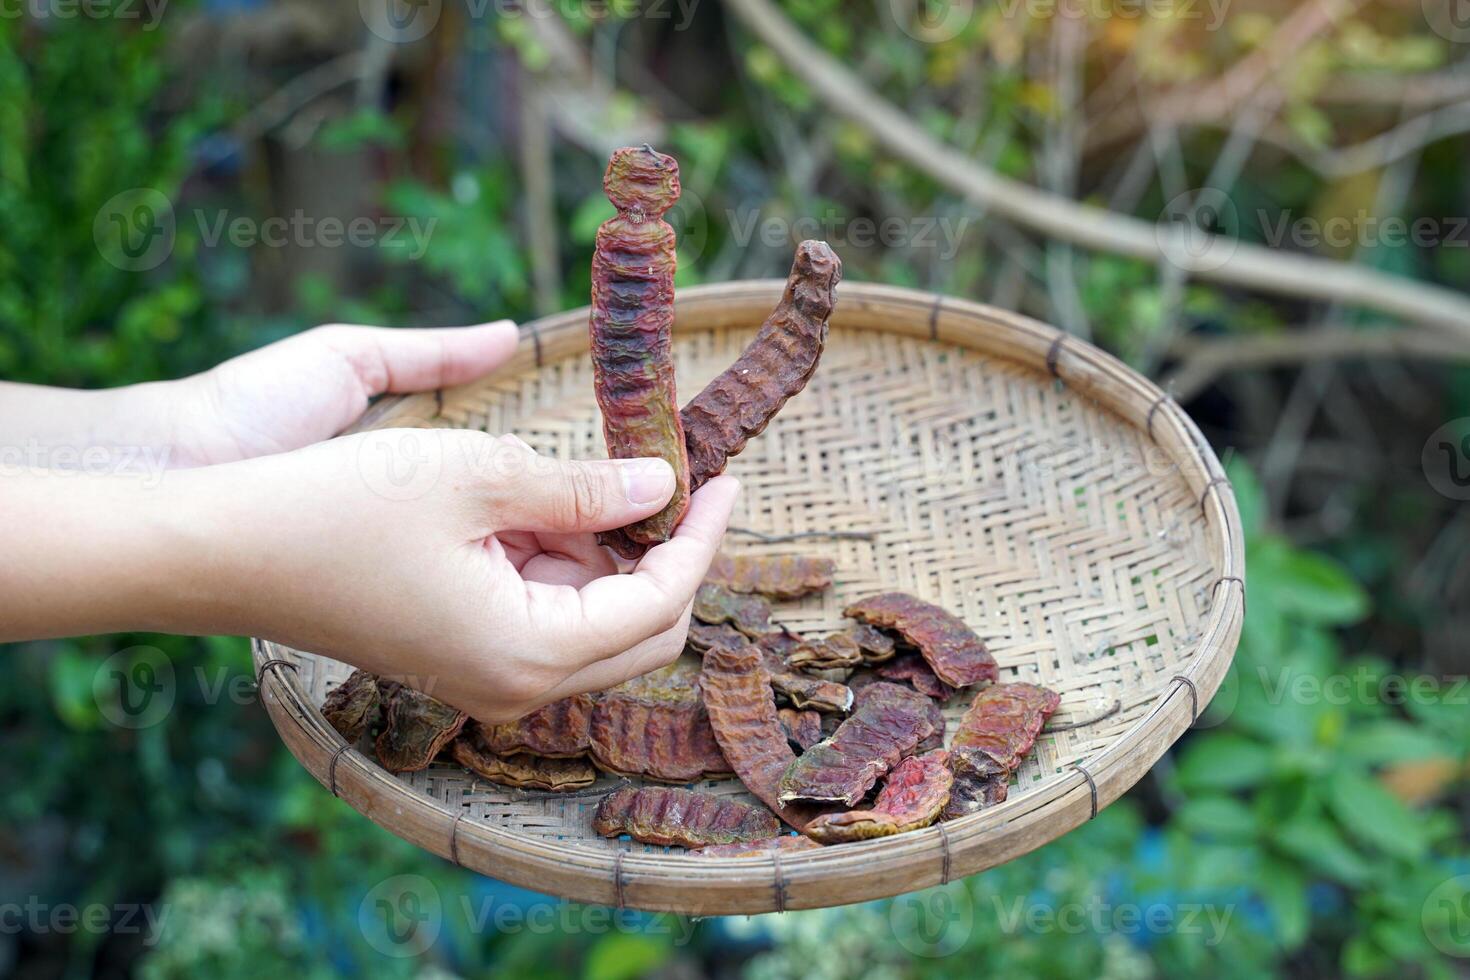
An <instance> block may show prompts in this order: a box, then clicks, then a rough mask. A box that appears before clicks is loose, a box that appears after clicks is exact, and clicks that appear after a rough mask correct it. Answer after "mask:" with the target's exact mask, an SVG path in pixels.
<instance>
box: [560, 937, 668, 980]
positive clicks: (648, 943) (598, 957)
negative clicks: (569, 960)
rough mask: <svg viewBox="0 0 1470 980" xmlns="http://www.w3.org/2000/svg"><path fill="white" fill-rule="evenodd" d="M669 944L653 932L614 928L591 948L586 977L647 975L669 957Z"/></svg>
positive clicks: (615, 979)
mask: <svg viewBox="0 0 1470 980" xmlns="http://www.w3.org/2000/svg"><path fill="white" fill-rule="evenodd" d="M669 952H670V951H669V947H668V945H667V944H666V943H663V942H661V941H658V940H656V939H654V938H653V937H651V936H641V935H638V934H637V933H627V932H612V933H608V934H607V935H605V936H602V937H601V938H599V939H598V940H597V942H596V943H594V944H593V946H592V948H591V949H590V950H588V951H587V965H586V967H585V969H584V970H583V972H582V976H583V978H584V980H635V978H637V977H642V976H647V975H648V974H649V973H651V972H652V971H654V970H656V969H658V968H659V967H660V966H662V965H663V964H664V963H665V961H667V960H668V958H669Z"/></svg>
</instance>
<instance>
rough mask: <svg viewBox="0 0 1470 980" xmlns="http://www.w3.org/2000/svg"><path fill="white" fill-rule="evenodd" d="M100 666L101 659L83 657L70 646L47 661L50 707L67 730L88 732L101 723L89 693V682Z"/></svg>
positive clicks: (99, 711)
mask: <svg viewBox="0 0 1470 980" xmlns="http://www.w3.org/2000/svg"><path fill="white" fill-rule="evenodd" d="M101 666H102V658H101V657H96V656H92V655H89V654H86V653H83V652H82V651H81V650H79V649H77V648H76V647H74V646H72V645H70V644H68V645H66V646H64V647H62V648H61V650H60V651H58V652H57V653H56V654H55V655H54V656H53V657H52V658H51V670H50V673H49V678H50V687H51V704H52V705H53V707H55V709H56V714H57V716H58V717H60V718H61V720H62V721H63V722H65V723H66V724H67V726H68V727H70V728H74V729H76V730H77V731H90V730H91V729H93V728H96V727H97V725H98V723H99V722H101V720H102V712H101V709H100V707H99V706H98V704H97V699H96V697H95V696H94V695H93V693H92V682H93V678H95V677H96V676H97V671H98V669H99V668H100V667H101Z"/></svg>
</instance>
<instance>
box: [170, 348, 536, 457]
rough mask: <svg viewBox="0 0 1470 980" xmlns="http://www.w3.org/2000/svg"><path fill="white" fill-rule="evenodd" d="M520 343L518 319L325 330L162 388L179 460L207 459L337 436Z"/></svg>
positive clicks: (489, 363) (503, 356)
mask: <svg viewBox="0 0 1470 980" xmlns="http://www.w3.org/2000/svg"><path fill="white" fill-rule="evenodd" d="M515 347H516V327H515V324H513V323H511V322H510V321H509V320H500V321H498V322H495V323H487V324H482V325H480V326H474V327H447V328H439V329H424V330H400V329H392V328H384V327H357V326H346V325H342V324H332V325H329V326H322V327H317V328H315V329H313V330H307V331H305V332H304V333H300V334H297V335H295V336H293V337H288V338H286V339H285V340H282V341H278V342H277V343H274V344H270V345H268V346H266V347H262V348H260V349H259V350H254V351H251V352H250V353H248V354H242V355H241V356H239V357H236V358H233V359H232V360H228V361H225V362H224V363H223V364H220V365H218V366H216V367H214V368H212V369H210V370H208V371H205V372H204V373H202V374H197V375H194V376H193V377H190V378H185V379H183V380H181V381H178V382H173V383H171V384H168V385H164V386H158V387H156V388H154V390H153V391H152V395H153V397H155V398H160V399H165V400H169V401H171V402H172V404H170V405H165V406H162V407H161V408H162V411H164V412H166V413H167V414H168V415H169V417H171V418H172V419H174V425H173V438H172V442H173V449H174V453H175V456H174V460H173V462H174V463H175V464H176V465H185V466H207V465H211V464H214V463H229V462H235V461H237V460H242V459H252V458H254V457H256V456H265V455H269V454H271V453H280V452H288V451H290V450H293V449H300V448H302V447H303V446H309V445H311V444H312V443H314V442H320V441H321V440H323V439H329V438H331V437H332V436H334V435H336V434H337V433H339V432H341V431H342V430H343V429H345V428H347V426H348V425H350V424H352V422H353V421H354V420H356V419H357V417H358V416H360V415H361V414H362V413H363V411H364V410H365V409H366V408H367V406H368V400H369V399H370V398H372V397H373V396H375V395H381V394H385V393H405V392H413V391H428V390H432V389H434V388H442V387H445V386H446V385H455V384H462V383H464V382H466V381H470V380H473V379H474V378H477V377H479V376H480V375H482V374H485V373H487V372H489V371H491V370H493V369H495V368H496V367H498V366H499V365H501V364H502V363H504V362H505V361H506V360H507V359H508V358H509V357H510V356H511V354H512V353H513V352H514V351H515Z"/></svg>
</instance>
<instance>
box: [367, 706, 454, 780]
mask: <svg viewBox="0 0 1470 980" xmlns="http://www.w3.org/2000/svg"><path fill="white" fill-rule="evenodd" d="M468 717H469V716H468V715H466V714H465V713H464V712H463V711H460V710H459V709H457V708H451V707H450V706H449V705H447V704H444V703H443V702H442V701H435V700H434V699H433V698H431V697H429V696H428V695H427V694H424V693H422V692H421V691H415V690H414V689H413V688H411V687H404V686H402V685H401V684H394V685H393V693H392V695H391V696H390V697H389V698H388V708H387V711H386V713H385V719H386V722H385V726H384V728H383V731H382V732H381V733H379V735H378V740H377V750H378V761H379V762H381V763H382V764H383V768H384V769H387V770H388V771H389V772H417V771H419V770H420V769H427V768H429V763H431V762H433V761H434V757H435V756H437V755H438V754H439V752H440V750H441V749H443V748H444V746H446V745H448V744H449V743H450V742H452V741H454V739H455V736H457V735H459V732H460V729H462V728H464V724H465V721H466V720H467V719H468Z"/></svg>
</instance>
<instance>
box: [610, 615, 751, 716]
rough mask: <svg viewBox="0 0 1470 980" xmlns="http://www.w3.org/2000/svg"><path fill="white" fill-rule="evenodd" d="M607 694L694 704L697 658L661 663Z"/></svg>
mask: <svg viewBox="0 0 1470 980" xmlns="http://www.w3.org/2000/svg"><path fill="white" fill-rule="evenodd" d="M717 628H718V627H717ZM737 635H739V634H738V633H737ZM607 694H609V695H620V696H622V697H628V698H638V699H641V700H643V701H662V702H664V703H667V704H694V705H697V704H699V662H698V661H697V660H676V661H674V662H673V663H671V664H669V665H668V666H667V667H660V668H659V669H657V670H651V671H649V672H648V673H646V674H640V675H639V676H637V677H634V678H631V679H629V680H626V681H624V682H623V683H621V684H619V685H618V686H617V687H615V688H612V689H611V690H609V691H608V692H607Z"/></svg>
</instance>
